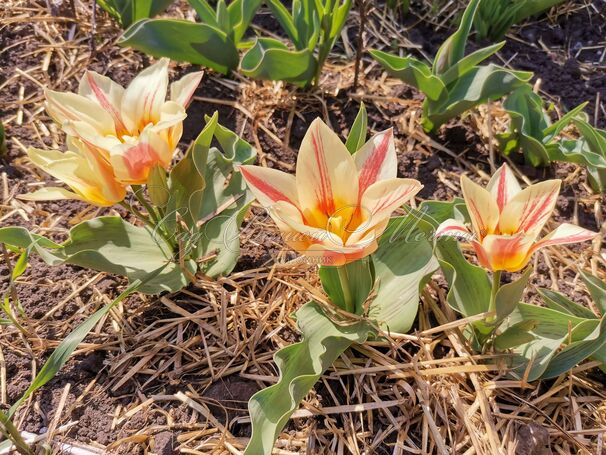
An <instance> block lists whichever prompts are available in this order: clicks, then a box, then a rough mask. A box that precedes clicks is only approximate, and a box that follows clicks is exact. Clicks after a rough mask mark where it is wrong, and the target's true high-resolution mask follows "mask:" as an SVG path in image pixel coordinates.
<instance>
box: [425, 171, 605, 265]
mask: <svg viewBox="0 0 606 455" xmlns="http://www.w3.org/2000/svg"><path fill="white" fill-rule="evenodd" d="M560 184H561V181H560V180H546V181H544V182H540V183H536V184H534V185H529V186H528V187H526V188H525V189H523V190H522V189H521V188H520V184H519V183H518V181H517V180H516V178H515V176H514V175H513V173H512V172H511V169H509V167H508V166H507V165H506V164H504V165H503V166H501V167H500V168H499V169H498V170H497V172H495V174H494V175H493V176H492V178H491V179H490V181H489V182H488V185H487V186H486V188H482V187H481V186H480V185H478V184H477V183H474V182H473V181H471V180H470V179H469V178H468V177H466V176H465V175H462V176H461V189H462V190H463V197H464V199H465V205H466V206H467V210H468V212H469V217H470V218H471V231H470V230H469V229H468V228H467V226H465V224H463V223H461V222H460V221H457V220H452V219H451V220H446V221H445V222H443V223H442V224H441V225H440V227H439V228H438V230H437V233H436V237H440V236H444V235H452V236H457V237H460V236H470V235H471V236H472V240H471V246H472V247H473V249H474V250H475V253H476V255H477V257H478V262H479V263H480V264H481V265H482V266H483V267H485V268H486V269H488V270H491V271H503V270H504V271H508V272H517V271H519V270H522V269H523V268H524V267H526V265H527V264H528V262H529V261H530V258H531V257H532V255H533V253H534V252H535V251H537V250H538V249H540V248H543V247H546V246H550V245H562V244H567V243H577V242H583V241H585V240H591V239H593V238H594V237H595V236H596V235H597V234H596V233H595V232H592V231H589V230H587V229H584V228H582V227H579V226H575V225H574V224H569V223H563V224H561V225H560V226H558V227H557V228H556V229H555V230H554V231H552V232H551V233H549V234H548V235H546V236H545V237H543V238H542V239H539V236H540V234H541V230H542V229H543V226H545V223H546V222H547V220H548V219H549V217H550V216H551V214H552V212H553V210H554V208H555V205H556V201H557V197H558V193H559V192H560Z"/></svg>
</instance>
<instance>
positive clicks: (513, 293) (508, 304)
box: [496, 267, 532, 324]
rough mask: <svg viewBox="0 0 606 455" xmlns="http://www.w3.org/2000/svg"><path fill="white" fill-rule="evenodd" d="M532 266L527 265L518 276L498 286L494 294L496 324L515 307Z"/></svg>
mask: <svg viewBox="0 0 606 455" xmlns="http://www.w3.org/2000/svg"><path fill="white" fill-rule="evenodd" d="M531 273H532V267H527V268H526V270H525V271H524V273H523V274H522V276H521V277H520V278H518V279H517V280H515V281H512V282H511V283H507V284H504V285H503V286H501V287H500V288H499V290H498V291H497V295H496V311H497V320H496V322H497V324H498V323H499V322H501V321H502V320H503V319H505V318H506V317H507V316H509V315H510V314H511V313H512V312H513V310H515V309H516V307H517V306H518V304H519V303H520V299H521V298H522V294H523V293H524V289H525V288H526V285H527V284H528V278H530V274H531Z"/></svg>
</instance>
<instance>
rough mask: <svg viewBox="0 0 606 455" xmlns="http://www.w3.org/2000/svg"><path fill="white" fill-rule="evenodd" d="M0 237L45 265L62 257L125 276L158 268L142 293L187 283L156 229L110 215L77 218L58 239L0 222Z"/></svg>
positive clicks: (141, 274) (60, 261) (188, 264)
mask: <svg viewBox="0 0 606 455" xmlns="http://www.w3.org/2000/svg"><path fill="white" fill-rule="evenodd" d="M0 242H1V243H7V244H9V245H13V246H18V247H21V248H31V249H32V251H33V252H36V253H37V254H38V255H39V256H40V257H41V258H42V259H43V260H44V261H45V262H46V263H47V264H48V265H60V264H63V263H68V264H73V265H78V266H80V267H86V268H91V269H93V270H98V271H102V272H108V273H113V274H116V275H123V276H127V277H128V279H129V280H130V281H134V280H137V279H141V280H145V278H146V277H147V276H148V275H149V274H150V273H152V272H153V271H155V270H157V269H160V268H164V269H163V271H162V273H161V274H159V275H158V276H157V277H156V278H155V279H153V280H150V281H149V282H146V283H145V284H144V285H143V286H142V287H141V289H140V291H141V292H144V293H147V294H158V293H160V292H163V291H171V292H174V291H178V290H179V289H181V288H183V287H184V286H185V285H187V283H188V281H187V279H186V277H185V276H184V274H183V272H182V271H181V268H180V266H179V264H178V263H176V262H175V261H174V257H173V253H172V251H171V248H170V246H169V245H168V244H167V243H166V241H165V240H164V239H163V238H162V237H161V236H160V235H157V233H154V232H153V231H152V230H151V229H150V228H148V227H140V226H134V225H132V224H130V223H127V222H126V221H124V220H123V219H122V218H120V217H116V216H104V217H99V218H95V219H92V220H89V221H84V222H82V223H80V224H77V225H76V226H74V227H73V228H72V229H71V230H70V234H69V239H68V240H67V241H66V242H64V243H63V244H56V243H54V242H51V241H50V240H48V239H44V238H41V237H40V236H37V235H35V234H30V233H29V232H28V231H27V229H25V228H20V227H8V228H1V229H0ZM185 265H186V267H187V268H188V271H189V272H190V273H195V270H196V269H195V263H194V262H193V261H186V263H185Z"/></svg>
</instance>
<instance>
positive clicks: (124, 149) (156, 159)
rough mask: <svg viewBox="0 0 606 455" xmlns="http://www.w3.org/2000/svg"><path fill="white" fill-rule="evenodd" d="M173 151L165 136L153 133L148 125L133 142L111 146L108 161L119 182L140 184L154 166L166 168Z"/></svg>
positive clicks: (144, 181)
mask: <svg viewBox="0 0 606 455" xmlns="http://www.w3.org/2000/svg"><path fill="white" fill-rule="evenodd" d="M173 151H174V150H170V149H169V147H168V143H167V142H166V140H165V138H163V137H162V136H161V135H159V134H157V133H155V132H154V131H153V126H151V125H150V126H148V127H147V128H145V129H144V130H143V132H142V133H141V134H140V135H139V137H138V138H134V142H132V143H125V144H120V145H117V146H115V147H114V148H112V150H111V152H110V153H111V154H110V162H111V165H112V167H113V168H114V172H115V174H116V178H117V179H118V181H119V182H122V183H124V184H128V185H140V184H143V183H146V182H147V178H148V176H149V172H150V171H151V168H153V167H154V166H156V165H160V166H162V167H163V168H165V169H166V168H168V166H169V165H170V162H171V158H172V152H173Z"/></svg>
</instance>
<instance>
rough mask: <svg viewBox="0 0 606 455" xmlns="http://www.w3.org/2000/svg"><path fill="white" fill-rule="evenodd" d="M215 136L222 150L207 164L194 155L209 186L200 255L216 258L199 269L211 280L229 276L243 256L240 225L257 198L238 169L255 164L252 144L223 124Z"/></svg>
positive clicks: (204, 195) (200, 219)
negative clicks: (211, 278)
mask: <svg viewBox="0 0 606 455" xmlns="http://www.w3.org/2000/svg"><path fill="white" fill-rule="evenodd" d="M207 122H210V118H208V117H207ZM214 136H215V139H216V140H217V142H218V144H219V147H220V148H221V150H222V151H220V150H219V149H218V148H216V147H212V148H211V149H210V150H209V152H208V159H207V161H202V160H203V154H195V155H193V157H194V163H195V166H196V168H197V169H200V170H201V169H204V180H205V181H206V183H207V184H206V187H205V188H204V192H203V193H202V196H201V200H202V206H201V207H200V212H199V213H200V214H199V217H198V224H200V226H199V229H198V233H197V235H196V238H197V239H198V244H197V256H198V257H199V258H201V257H208V256H212V258H210V259H209V260H207V261H206V262H204V263H203V264H201V265H200V266H199V267H200V269H201V270H202V271H203V272H204V273H205V274H206V275H208V276H210V277H217V276H222V275H226V274H228V273H229V272H231V271H232V270H233V268H234V267H235V265H236V261H237V260H238V258H239V257H240V226H241V225H242V221H243V220H244V215H245V214H246V211H247V209H248V206H249V205H250V203H251V202H252V200H253V197H252V194H251V193H250V192H249V191H248V189H247V187H246V183H245V182H244V179H243V178H242V174H241V173H240V172H239V171H237V170H236V169H237V167H238V166H240V165H242V164H251V163H252V162H253V161H254V159H255V156H256V152H255V149H254V148H253V147H251V145H250V144H248V143H247V142H246V141H244V140H243V139H241V138H239V137H238V136H237V135H236V134H235V133H234V132H232V131H230V130H228V129H227V128H225V127H223V126H221V125H217V126H216V128H215V130H214Z"/></svg>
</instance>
